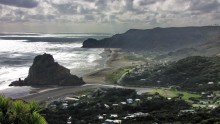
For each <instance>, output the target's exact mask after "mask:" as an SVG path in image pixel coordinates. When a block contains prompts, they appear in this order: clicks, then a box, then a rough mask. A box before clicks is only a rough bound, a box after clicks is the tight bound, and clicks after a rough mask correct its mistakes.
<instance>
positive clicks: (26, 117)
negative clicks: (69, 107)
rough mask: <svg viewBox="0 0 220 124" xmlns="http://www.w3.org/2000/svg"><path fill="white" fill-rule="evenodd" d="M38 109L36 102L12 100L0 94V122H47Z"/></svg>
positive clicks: (9, 123)
mask: <svg viewBox="0 0 220 124" xmlns="http://www.w3.org/2000/svg"><path fill="white" fill-rule="evenodd" d="M40 110H41V109H40V106H39V105H38V104H37V103H36V102H31V103H26V102H24V101H22V100H15V101H13V100H10V99H9V98H6V97H4V96H0V124H47V122H46V120H45V118H44V117H43V116H41V115H40V114H39V112H40Z"/></svg>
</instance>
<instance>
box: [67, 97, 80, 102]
mask: <svg viewBox="0 0 220 124" xmlns="http://www.w3.org/2000/svg"><path fill="white" fill-rule="evenodd" d="M64 99H65V100H66V101H79V99H77V98H72V97H65V98H64Z"/></svg>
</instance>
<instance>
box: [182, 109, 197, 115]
mask: <svg viewBox="0 0 220 124" xmlns="http://www.w3.org/2000/svg"><path fill="white" fill-rule="evenodd" d="M183 113H196V112H195V110H191V109H190V110H180V114H183Z"/></svg>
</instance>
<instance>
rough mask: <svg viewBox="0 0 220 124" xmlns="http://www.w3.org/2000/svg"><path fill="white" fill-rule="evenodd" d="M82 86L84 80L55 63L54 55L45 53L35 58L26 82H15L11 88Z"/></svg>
mask: <svg viewBox="0 0 220 124" xmlns="http://www.w3.org/2000/svg"><path fill="white" fill-rule="evenodd" d="M82 84H85V82H84V81H83V80H82V78H79V77H77V76H76V75H72V74H71V73H70V70H69V69H67V68H65V67H63V66H61V65H59V64H58V63H57V62H55V61H54V58H53V56H52V55H50V54H46V53H44V54H43V55H38V56H36V57H35V58H34V62H33V64H32V65H31V67H30V69H29V73H28V76H27V77H26V78H25V79H24V80H21V79H19V80H18V81H14V82H12V83H11V84H10V86H43V85H60V86H75V85H82Z"/></svg>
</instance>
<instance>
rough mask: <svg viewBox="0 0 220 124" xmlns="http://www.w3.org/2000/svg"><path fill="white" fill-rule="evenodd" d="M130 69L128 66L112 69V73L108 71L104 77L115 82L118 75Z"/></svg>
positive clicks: (118, 77)
mask: <svg viewBox="0 0 220 124" xmlns="http://www.w3.org/2000/svg"><path fill="white" fill-rule="evenodd" d="M129 70H130V67H125V68H119V69H117V70H115V71H113V72H112V73H110V74H109V75H107V77H106V79H107V80H108V81H110V82H112V83H116V82H117V81H118V80H119V79H120V77H121V76H122V75H123V74H125V73H127V72H129Z"/></svg>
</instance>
